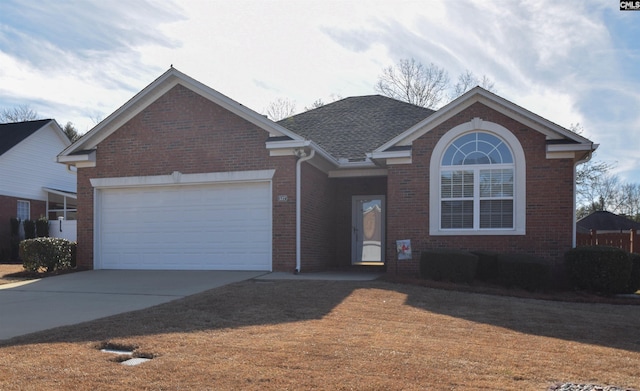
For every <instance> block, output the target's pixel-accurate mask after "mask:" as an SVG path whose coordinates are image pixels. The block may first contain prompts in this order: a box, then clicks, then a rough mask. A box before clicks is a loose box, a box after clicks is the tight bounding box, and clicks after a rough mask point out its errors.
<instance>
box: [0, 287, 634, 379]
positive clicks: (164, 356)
mask: <svg viewBox="0 0 640 391" xmlns="http://www.w3.org/2000/svg"><path fill="white" fill-rule="evenodd" d="M638 324H640V311H639V307H637V306H629V305H611V304H602V303H567V302H558V301H548V300H533V299H527V298H514V297H507V296H500V295H493V294H492V295H488V294H480V293H470V292H460V291H454V290H445V289H434V288H430V287H425V286H418V285H410V284H400V283H394V282H390V281H371V282H345V281H270V282H258V281H245V282H241V283H237V284H232V285H228V286H225V287H222V288H218V289H214V290H211V291H208V292H204V293H201V294H198V295H194V296H190V297H187V298H184V299H181V300H177V301H174V302H171V303H167V304H163V305H160V306H156V307H153V308H150V309H146V310H142V311H136V312H130V313H126V314H122V315H117V316H113V317H109V318H105V319H101V320H96V321H92V322H87V323H83V324H80V325H76V326H69V327H61V328H57V329H53V330H48V331H43V332H39V333H35V334H31V335H27V336H22V337H17V338H14V339H11V340H7V341H0V389H2V390H22V389H36V390H40V389H48V390H63V389H64V390H68V389H72V390H79V389H101V390H116V389H149V390H151V389H153V390H156V389H157V390H159V389H163V390H178V389H198V390H205V389H216V390H232V389H233V390H236V389H244V390H247V389H248V390H265V389H266V390H302V389H305V390H306V389H323V390H324V389H326V390H424V389H429V390H541V391H542V390H546V389H548V388H549V386H551V385H553V384H556V383H558V382H575V383H586V382H589V383H596V384H602V385H618V386H622V387H629V388H636V389H640V380H639V378H638V368H640V336H639V335H638V333H637V325H638ZM104 341H109V343H112V344H116V345H119V346H129V347H136V351H140V352H146V353H147V354H150V355H153V360H151V361H148V362H146V363H143V364H140V365H139V366H136V367H126V366H123V365H121V364H118V363H117V362H114V360H113V357H110V356H109V355H106V354H105V353H102V352H100V351H99V350H98V349H96V347H97V346H99V345H100V344H101V343H104Z"/></svg>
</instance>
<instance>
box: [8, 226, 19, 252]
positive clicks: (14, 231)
mask: <svg viewBox="0 0 640 391" xmlns="http://www.w3.org/2000/svg"><path fill="white" fill-rule="evenodd" d="M9 227H10V232H11V236H10V238H9V260H10V261H15V260H17V259H18V258H19V257H20V256H19V251H18V249H19V246H20V237H19V236H20V220H19V219H16V218H15V217H11V218H10V219H9Z"/></svg>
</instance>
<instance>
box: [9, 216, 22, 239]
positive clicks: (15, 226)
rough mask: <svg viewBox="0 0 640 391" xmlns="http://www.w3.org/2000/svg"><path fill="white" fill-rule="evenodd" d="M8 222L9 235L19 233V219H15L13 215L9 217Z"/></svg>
mask: <svg viewBox="0 0 640 391" xmlns="http://www.w3.org/2000/svg"><path fill="white" fill-rule="evenodd" d="M9 224H10V228H11V236H18V235H20V219H16V218H15V217H11V218H10V219H9Z"/></svg>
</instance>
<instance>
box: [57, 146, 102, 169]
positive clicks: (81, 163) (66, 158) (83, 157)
mask: <svg viewBox="0 0 640 391" xmlns="http://www.w3.org/2000/svg"><path fill="white" fill-rule="evenodd" d="M57 162H58V163H62V164H67V165H73V166H76V167H95V166H96V151H95V150H93V151H90V152H89V153H83V154H76V155H58V157H57Z"/></svg>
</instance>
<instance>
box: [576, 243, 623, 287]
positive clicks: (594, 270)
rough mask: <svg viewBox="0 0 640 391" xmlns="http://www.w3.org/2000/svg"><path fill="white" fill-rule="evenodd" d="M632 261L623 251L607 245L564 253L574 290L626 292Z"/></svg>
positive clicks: (579, 248) (580, 248)
mask: <svg viewBox="0 0 640 391" xmlns="http://www.w3.org/2000/svg"><path fill="white" fill-rule="evenodd" d="M633 262H634V261H632V260H631V258H630V257H629V255H628V254H627V253H626V252H625V251H624V250H622V249H619V248H616V247H608V246H588V247H578V248H574V249H572V250H569V251H567V253H566V254H565V257H564V263H565V267H566V270H567V274H568V277H569V279H570V282H571V283H572V285H573V286H574V287H575V288H578V289H584V290H587V291H590V292H599V293H604V294H615V293H624V292H625V291H626V290H627V289H628V283H629V276H630V275H631V271H632V268H633Z"/></svg>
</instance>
